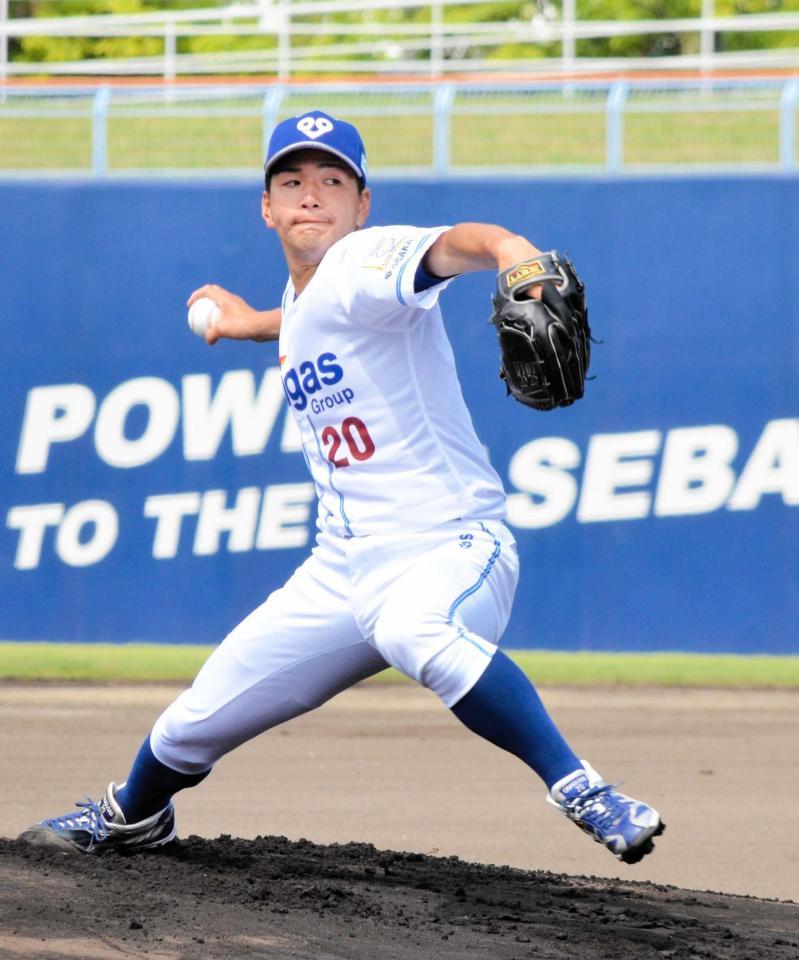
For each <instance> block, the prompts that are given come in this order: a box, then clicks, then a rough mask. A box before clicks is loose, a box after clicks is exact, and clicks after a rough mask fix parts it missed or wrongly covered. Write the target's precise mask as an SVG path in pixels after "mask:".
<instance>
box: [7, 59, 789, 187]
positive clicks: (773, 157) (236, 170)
mask: <svg viewBox="0 0 799 960" xmlns="http://www.w3.org/2000/svg"><path fill="white" fill-rule="evenodd" d="M314 108H318V109H323V110H326V111H327V112H329V113H331V114H333V115H335V116H340V117H343V118H346V119H348V120H350V121H352V122H354V123H356V124H357V125H358V126H359V128H360V129H361V132H362V134H363V136H364V139H365V141H366V144H367V148H368V150H369V158H370V169H371V171H372V172H373V173H374V174H376V175H378V176H391V175H397V174H401V175H403V176H429V175H434V176H439V177H452V176H468V175H474V174H483V175H485V174H488V173H510V174H520V175H535V174H551V173H557V172H569V173H581V172H582V173H588V174H590V173H597V172H609V173H618V172H625V173H630V172H647V171H652V172H654V171H657V172H661V171H685V170H713V171H718V170H742V169H757V170H774V171H777V170H782V171H799V153H798V152H797V113H799V77H790V78H788V79H782V80H757V81H754V80H720V79H712V80H711V79H707V80H699V81H697V80H693V81H679V80H668V81H665V80H659V81H646V82H645V81H615V82H606V83H576V82H570V83H560V84H519V83H513V84H511V83H491V84H488V83H485V84H475V83H440V84H424V83H403V84H398V83H391V84H378V85H376V84H369V85H366V84H356V83H348V84H324V85H322V84H319V85H311V84H307V85H305V84H304V85H296V86H292V85H279V84H273V85H260V86H258V85H253V86H242V85H223V86H220V85H214V86H192V87H181V86H173V85H167V86H158V87H121V88H118V87H110V86H99V87H92V88H88V87H74V88H73V87H63V86H58V87H55V86H51V87H47V86H45V87H33V86H31V87H27V88H24V87H16V86H14V87H8V88H6V89H4V90H2V91H0V176H2V175H5V176H9V175H15V174H20V173H22V174H26V175H43V174H48V173H50V174H52V173H65V174H73V173H82V174H87V175H93V176H98V177H99V176H107V175H130V174H135V175H143V174H165V173H172V174H174V173H180V174H185V175H204V174H210V175H215V176H218V175H220V174H221V175H225V174H228V175H236V174H242V173H249V174H252V172H253V171H254V170H257V168H258V166H259V164H260V162H261V158H262V155H263V152H264V149H265V144H266V141H267V139H268V137H269V134H270V132H271V130H272V128H273V127H274V125H275V123H276V122H277V121H278V120H280V119H282V118H283V117H286V116H292V115H295V114H298V113H301V112H303V111H304V110H309V109H314Z"/></svg>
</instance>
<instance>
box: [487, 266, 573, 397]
mask: <svg viewBox="0 0 799 960" xmlns="http://www.w3.org/2000/svg"><path fill="white" fill-rule="evenodd" d="M536 284H541V288H542V294H541V299H540V300H534V299H531V298H529V297H525V296H524V291H526V290H527V289H528V288H529V287H531V286H533V285H536ZM493 305H494V313H493V315H492V317H491V322H492V323H493V324H494V326H495V327H496V328H497V335H498V336H499V347H500V353H501V357H502V367H501V369H500V374H499V375H500V377H501V378H502V379H503V380H504V381H505V385H506V387H507V390H508V393H509V394H511V395H512V396H513V397H514V399H515V400H518V401H519V403H523V404H525V405H526V406H528V407H534V408H535V409H536V410H552V409H553V408H554V407H567V406H569V404H572V403H574V401H575V400H579V399H580V397H582V395H583V391H584V389H585V376H586V373H587V372H588V365H589V362H590V359H591V328H590V327H589V326H588V309H587V307H586V304H585V286H584V284H583V283H582V281H581V280H580V278H579V277H578V276H577V273H576V271H575V269H574V267H573V266H572V264H571V262H570V261H569V260H568V259H567V258H566V257H564V256H562V255H561V254H559V253H558V252H557V251H555V250H551V251H549V253H542V254H540V255H539V256H537V257H534V258H533V259H532V260H525V261H524V262H522V263H518V264H516V265H515V266H513V267H510V268H509V269H507V270H502V271H500V273H499V274H498V275H497V291H496V293H495V294H494V297H493Z"/></svg>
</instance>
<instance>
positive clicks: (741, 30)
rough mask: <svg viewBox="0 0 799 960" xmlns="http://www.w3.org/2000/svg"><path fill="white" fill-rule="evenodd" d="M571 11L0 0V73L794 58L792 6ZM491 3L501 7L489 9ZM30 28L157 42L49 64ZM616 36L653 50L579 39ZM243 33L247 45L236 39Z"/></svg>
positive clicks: (319, 71)
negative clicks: (33, 57)
mask: <svg viewBox="0 0 799 960" xmlns="http://www.w3.org/2000/svg"><path fill="white" fill-rule="evenodd" d="M12 2H13V0H12ZM473 4H478V5H479V7H478V9H479V10H480V12H481V14H482V15H483V16H485V17H487V18H488V19H487V20H485V21H483V22H463V21H462V17H460V16H459V12H460V11H461V9H462V8H464V7H468V6H469V5H473ZM580 9H581V8H580V7H579V5H578V2H577V0H563V2H562V3H561V4H560V6H557V5H555V4H540V3H539V4H532V5H529V6H527V7H525V6H524V5H521V4H520V5H519V9H518V13H517V14H516V15H512V16H511V17H510V18H509V19H508V12H507V11H508V3H507V0H291V2H288V0H257V2H249V3H231V4H227V5H221V6H216V7H205V8H200V9H194V10H185V9H183V10H174V9H173V10H167V9H165V10H160V11H159V10H150V11H147V12H145V13H136V14H134V13H129V14H105V15H94V16H87V15H80V14H78V15H70V16H59V17H15V16H12V15H11V12H12V11H11V9H10V8H9V0H0V81H2V80H3V79H4V78H13V77H24V76H30V75H41V74H43V73H44V74H46V75H48V76H70V75H73V76H74V75H81V76H86V75H93V76H120V75H126V76H133V75H136V76H146V75H152V76H161V77H162V78H163V79H165V80H171V79H174V78H176V77H179V76H188V75H194V76H197V75H207V74H215V75H222V74H253V73H257V74H261V75H270V76H274V77H275V78H277V79H279V80H287V79H289V78H291V77H295V76H298V75H304V76H331V75H333V74H342V73H349V74H358V73H364V72H366V73H370V74H397V73H404V74H410V75H416V76H435V77H443V76H446V75H447V74H452V73H463V72H464V71H466V72H469V73H497V72H499V71H508V70H513V71H530V72H533V73H536V74H537V75H539V76H541V75H543V74H544V73H546V72H547V71H548V72H549V73H550V74H558V73H560V74H575V73H583V74H585V73H587V72H590V73H593V74H596V72H597V71H621V70H627V71H629V70H649V71H658V72H668V71H674V70H701V71H703V72H709V71H713V70H730V69H732V70H749V69H796V68H797V67H799V50H797V49H796V35H797V32H799V12H797V11H780V10H772V11H770V12H766V13H746V14H738V15H735V16H716V15H715V0H702V3H701V11H702V12H701V15H700V16H698V17H679V18H669V17H657V18H652V19H648V20H625V19H619V18H616V19H609V20H600V19H591V18H585V17H584V18H582V19H579V18H578V16H577V14H578V12H580ZM586 9H588V8H586ZM449 11H452V13H450V12H449ZM483 11H485V12H483ZM492 11H499V14H500V15H499V16H497V17H496V18H494V19H491V12H492ZM403 12H404V13H405V14H407V15H408V16H404V15H403ZM764 34H770V35H778V34H781V35H783V38H787V40H786V41H785V42H783V41H780V42H778V43H776V44H773V45H772V44H769V45H767V46H766V47H765V48H761V43H762V38H763V35H764ZM733 36H734V37H735V38H736V39H735V42H734V43H733V44H731V46H732V47H733V49H730V50H726V51H725V50H723V49H721V48H722V47H723V46H724V45H725V38H727V37H733ZM35 37H78V38H79V37H83V38H89V37H91V38H125V37H140V38H155V39H156V49H158V48H159V46H160V52H159V53H152V54H151V55H147V56H136V57H130V56H128V57H119V56H111V55H103V56H101V57H92V58H91V59H80V58H78V59H72V60H63V61H57V62H56V61H53V60H52V58H50V59H48V61H47V62H41V61H36V62H31V61H29V60H27V59H26V58H25V57H22V56H19V55H17V56H14V57H10V56H9V41H10V40H11V39H19V38H35ZM623 37H652V38H659V39H660V41H661V45H662V46H663V50H662V51H661V53H662V54H663V55H659V56H649V57H631V56H606V57H597V56H596V55H590V51H589V52H586V48H585V47H584V46H581V41H586V40H603V39H604V40H612V39H614V38H623ZM189 38H195V39H197V38H199V39H200V40H201V42H204V43H211V44H216V45H220V44H222V45H223V46H224V45H225V42H226V40H225V38H227V46H228V49H226V50H223V49H219V50H205V51H201V50H197V49H195V50H187V49H185V41H186V40H187V39H189ZM203 38H204V40H203ZM253 38H255V39H254V40H253ZM320 39H323V40H324V43H319V42H318V41H319V40H320ZM792 39H793V44H792V43H791V41H792ZM242 40H244V41H245V44H244V45H245V46H252V45H253V44H255V45H256V46H257V47H258V49H241V47H242V43H241V41H242ZM677 40H678V42H673V43H672V42H671V41H677ZM670 44H671V46H670ZM237 46H238V49H237V48H236V47H237ZM181 47H183V49H181ZM511 47H512V48H513V49H512V51H511V50H510V49H509V48H511ZM672 48H673V49H672Z"/></svg>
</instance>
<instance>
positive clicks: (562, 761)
mask: <svg viewBox="0 0 799 960" xmlns="http://www.w3.org/2000/svg"><path fill="white" fill-rule="evenodd" d="M452 712H453V713H454V714H455V716H456V717H457V718H458V719H459V720H460V722H461V723H462V724H464V725H465V726H467V727H468V728H469V729H470V730H471V731H472V732H473V733H476V734H478V735H479V736H481V737H484V738H485V739H486V740H489V741H490V742H491V743H493V744H496V746H498V747H502V749H503V750H507V751H508V752H509V753H513V754H515V755H516V756H517V757H519V758H520V759H521V760H524V762H525V763H526V764H527V765H528V766H529V767H532V768H533V770H535V772H536V773H537V774H538V775H539V777H541V779H542V780H543V781H544V783H545V784H546V785H547V787H552V785H553V784H555V783H557V782H558V780H561V779H562V778H563V777H565V776H566V775H567V774H569V773H572V771H574V770H577V769H579V768H580V767H581V766H582V764H581V763H580V760H579V759H578V758H577V757H576V756H575V755H574V753H573V752H572V750H571V748H570V747H569V745H568V744H567V743H566V741H565V740H564V739H563V736H562V735H561V733H560V731H559V730H558V728H557V727H556V726H555V724H554V723H553V722H552V720H551V718H550V716H549V714H548V713H547V711H546V708H545V707H544V704H543V703H542V702H541V698H540V697H539V696H538V694H537V693H536V691H535V688H534V687H533V685H532V684H531V683H530V681H529V680H528V679H527V677H526V676H525V675H524V673H522V671H521V670H520V669H519V667H517V666H516V664H515V663H514V662H513V661H512V660H511V659H510V658H509V657H507V656H505V654H504V653H503V652H502V651H501V650H497V652H496V653H495V654H494V657H493V659H492V661H491V663H490V664H489V665H488V667H487V668H486V671H485V673H484V674H483V675H482V677H480V679H479V680H478V681H477V683H476V684H475V685H474V686H473V687H472V689H471V690H470V691H469V692H468V693H467V694H466V696H465V697H463V699H462V700H460V701H459V702H458V703H456V704H455V706H454V707H453V708H452Z"/></svg>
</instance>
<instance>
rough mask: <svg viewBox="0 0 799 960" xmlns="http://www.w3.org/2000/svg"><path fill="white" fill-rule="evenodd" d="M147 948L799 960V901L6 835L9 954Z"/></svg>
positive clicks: (90, 955) (377, 858) (228, 843)
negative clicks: (121, 848) (41, 841)
mask: <svg viewBox="0 0 799 960" xmlns="http://www.w3.org/2000/svg"><path fill="white" fill-rule="evenodd" d="M633 869H634V868H633ZM145 954H146V955H147V956H148V958H156V960H168V958H180V960H195V958H196V960H200V958H202V960H217V958H218V960H248V958H256V957H257V958H267V957H268V958H270V960H281V958H297V960H298V958H307V960H311V958H313V960H405V958H407V960H410V958H413V960H419V958H425V960H430V958H448V960H458V958H462V957H463V958H465V957H469V958H470V960H527V958H540V960H561V958H562V960H566V958H569V960H573V958H574V957H575V956H580V957H590V958H592V960H594V958H613V960H630V958H635V960H640V958H648V957H652V958H654V957H658V958H673V960H759V958H763V960H796V958H797V957H798V956H799V905H797V904H795V903H780V902H777V901H768V900H756V899H753V898H748V897H733V896H725V895H721V894H715V893H698V892H694V891H686V890H680V889H677V888H675V887H661V886H655V885H652V884H648V883H620V882H618V881H611V880H600V879H597V878H590V877H588V878H586V877H568V876H563V875H556V874H551V873H543V872H526V871H521V870H513V869H510V868H507V867H491V866H482V865H478V864H470V863H464V862H462V861H460V860H458V859H457V858H446V859H442V858H434V857H428V856H423V855H421V854H417V853H392V852H386V851H380V850H377V849H375V848H374V847H372V846H369V845H365V844H354V843H353V844H346V845H332V846H318V845H316V844H313V843H310V842H308V841H304V840H301V841H299V842H291V841H289V840H286V839H285V838H281V837H257V838H256V839H255V840H237V839H232V838H231V837H227V836H223V837H220V838H219V839H218V840H203V839H200V838H199V837H189V838H188V839H187V840H182V841H177V842H175V843H173V844H170V845H169V846H167V847H165V848H162V850H161V851H159V852H156V853H151V854H140V855H138V856H130V857H124V856H120V855H116V854H111V855H106V856H93V857H83V856H70V855H67V854H63V853H59V852H56V851H51V850H43V849H36V848H31V847H28V846H27V845H25V844H21V843H19V842H16V841H0V957H3V958H17V957H25V958H26V960H29V958H47V960H60V958H70V960H74V958H79V960H106V958H112V957H119V956H121V955H128V956H131V955H132V956H143V955H145Z"/></svg>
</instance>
